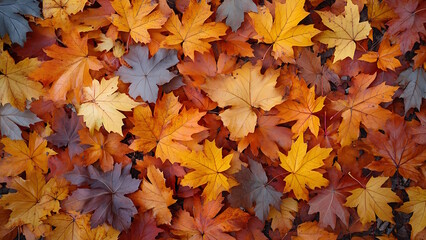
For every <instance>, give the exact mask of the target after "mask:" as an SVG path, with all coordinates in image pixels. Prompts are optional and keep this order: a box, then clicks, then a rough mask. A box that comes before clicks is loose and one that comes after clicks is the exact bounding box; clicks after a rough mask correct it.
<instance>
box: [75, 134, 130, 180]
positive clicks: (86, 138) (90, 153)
mask: <svg viewBox="0 0 426 240" xmlns="http://www.w3.org/2000/svg"><path fill="white" fill-rule="evenodd" d="M78 133H79V135H80V137H81V144H82V145H87V148H86V149H85V150H84V154H83V156H82V157H83V162H84V165H86V166H87V165H91V164H93V163H95V162H96V161H98V160H99V166H100V167H101V169H102V171H104V172H107V171H111V170H112V169H113V167H114V163H116V162H117V163H123V165H126V164H128V163H130V162H131V160H130V158H128V157H127V156H126V154H128V153H129V152H131V150H130V149H129V147H128V146H127V145H126V144H124V143H122V142H120V141H121V140H123V137H122V136H120V135H118V134H117V133H109V134H108V135H107V137H105V136H104V135H103V134H102V133H101V132H97V131H96V132H94V134H93V135H92V134H90V133H89V131H87V128H86V129H83V130H81V131H79V132H78Z"/></svg>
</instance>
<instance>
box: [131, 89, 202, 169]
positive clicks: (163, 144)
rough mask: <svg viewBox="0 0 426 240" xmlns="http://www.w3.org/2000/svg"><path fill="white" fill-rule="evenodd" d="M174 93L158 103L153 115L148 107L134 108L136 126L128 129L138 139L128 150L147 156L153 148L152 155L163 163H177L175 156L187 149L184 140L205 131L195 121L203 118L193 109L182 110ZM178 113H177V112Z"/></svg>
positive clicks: (178, 160)
mask: <svg viewBox="0 0 426 240" xmlns="http://www.w3.org/2000/svg"><path fill="white" fill-rule="evenodd" d="M181 108H182V104H180V103H179V102H178V98H177V97H175V96H174V95H173V93H169V94H165V95H164V96H163V97H162V98H161V99H158V100H157V104H156V107H155V109H154V115H153V114H152V113H151V109H150V108H149V107H148V106H139V107H136V108H135V109H134V113H133V116H134V119H135V121H134V123H135V127H134V128H133V129H131V130H130V132H131V133H133V134H134V135H135V136H136V137H137V138H136V139H135V140H134V141H133V142H132V144H131V145H130V148H131V149H133V150H136V151H142V152H144V153H147V152H149V151H151V150H152V149H154V148H156V149H155V156H156V157H158V158H160V159H161V160H162V161H163V162H165V161H166V160H167V159H168V160H170V162H171V163H175V162H180V159H179V157H178V154H179V153H180V152H181V151H186V150H188V148H187V147H186V146H185V145H183V144H182V142H183V141H190V140H192V137H191V136H192V135H193V134H196V133H199V132H202V131H204V130H205V128H204V127H202V126H200V125H198V121H199V120H200V119H201V117H203V116H204V115H205V113H200V112H198V110H196V109H189V110H186V108H183V109H182V111H180V109H181ZM179 111H180V112H179Z"/></svg>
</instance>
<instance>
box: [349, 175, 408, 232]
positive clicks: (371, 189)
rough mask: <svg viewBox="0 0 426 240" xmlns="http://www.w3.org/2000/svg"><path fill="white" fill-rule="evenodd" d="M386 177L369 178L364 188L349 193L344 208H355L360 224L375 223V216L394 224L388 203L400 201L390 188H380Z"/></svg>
mask: <svg viewBox="0 0 426 240" xmlns="http://www.w3.org/2000/svg"><path fill="white" fill-rule="evenodd" d="M387 180H388V177H376V178H375V177H371V178H370V180H368V182H367V184H366V185H365V186H362V187H361V188H357V189H355V190H352V191H350V193H351V195H350V196H349V197H347V198H346V203H345V206H347V207H357V213H358V215H359V217H360V221H361V223H362V224H363V225H364V224H366V223H368V222H371V221H375V220H376V216H375V215H377V216H378V217H379V218H380V219H381V220H383V221H388V222H390V223H395V222H394V221H393V219H392V216H393V215H392V208H391V207H390V206H389V205H388V203H389V202H400V201H401V199H399V197H398V196H397V195H396V194H395V193H394V192H392V190H391V189H390V188H382V187H381V186H382V185H383V183H385V182H386V181H387Z"/></svg>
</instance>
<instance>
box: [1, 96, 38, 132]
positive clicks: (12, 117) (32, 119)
mask: <svg viewBox="0 0 426 240" xmlns="http://www.w3.org/2000/svg"><path fill="white" fill-rule="evenodd" d="M39 121H41V119H40V118H38V117H37V116H36V115H35V114H34V113H33V112H31V111H30V110H25V111H23V112H21V111H19V110H18V109H16V108H14V107H12V105H10V104H9V103H8V104H6V105H4V106H2V105H0V131H1V135H2V136H7V137H8V138H10V139H12V140H22V136H21V129H19V127H18V125H20V126H23V127H29V126H30V124H34V123H36V122H39Z"/></svg>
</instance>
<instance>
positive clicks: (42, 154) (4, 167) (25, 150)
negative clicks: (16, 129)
mask: <svg viewBox="0 0 426 240" xmlns="http://www.w3.org/2000/svg"><path fill="white" fill-rule="evenodd" d="M1 143H3V144H4V146H5V147H4V151H5V152H6V153H8V154H9V156H6V157H4V158H3V159H1V160H0V176H3V177H4V176H17V175H19V174H21V173H22V172H23V171H26V172H27V173H28V172H31V171H34V170H35V169H40V170H41V171H42V172H43V173H47V171H48V170H49V169H48V165H47V160H48V158H49V157H50V156H52V155H56V152H55V151H53V150H52V149H50V148H48V147H47V141H46V140H44V139H43V138H42V137H40V136H39V135H38V134H37V133H36V132H32V133H31V134H30V138H29V141H28V146H27V144H26V143H25V141H24V140H11V139H9V138H3V139H2V140H1Z"/></svg>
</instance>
